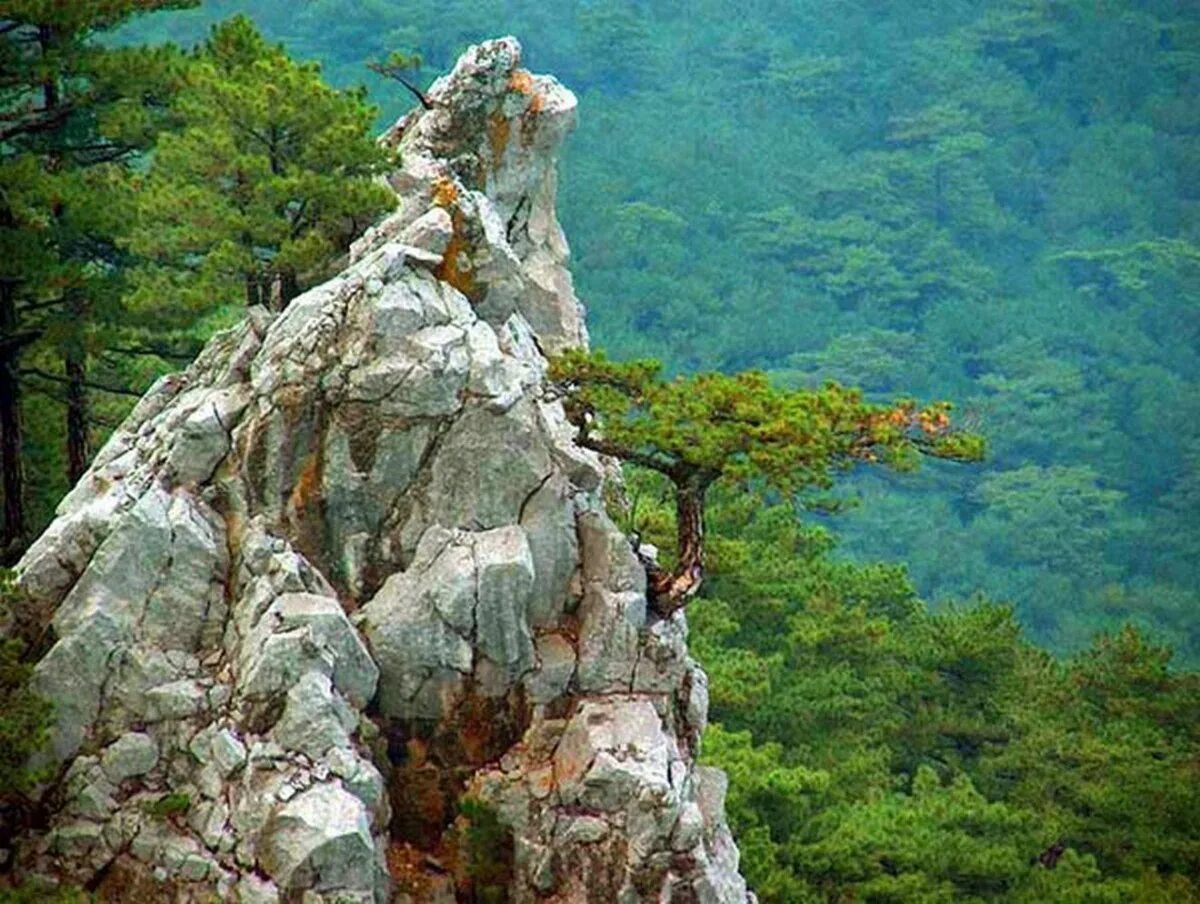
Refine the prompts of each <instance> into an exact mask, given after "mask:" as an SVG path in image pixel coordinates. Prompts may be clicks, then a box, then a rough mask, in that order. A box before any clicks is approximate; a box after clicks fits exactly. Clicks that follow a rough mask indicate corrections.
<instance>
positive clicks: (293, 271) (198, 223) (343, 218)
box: [130, 16, 394, 312]
mask: <svg viewBox="0 0 1200 904" xmlns="http://www.w3.org/2000/svg"><path fill="white" fill-rule="evenodd" d="M174 112H175V114H176V115H177V116H178V117H179V118H180V120H181V123H182V128H181V129H180V130H179V131H178V132H176V133H172V134H169V135H164V136H163V138H162V140H161V141H160V142H159V143H158V146H157V148H156V151H155V157H154V166H153V169H152V171H151V173H150V175H149V177H148V178H147V179H146V182H145V185H144V186H143V190H142V193H141V195H140V204H139V211H138V213H139V222H138V227H137V229H136V230H135V232H134V235H133V237H132V239H131V241H130V247H131V248H132V249H133V251H134V252H136V253H137V254H139V255H141V256H142V257H143V259H144V261H145V263H144V264H143V266H142V267H140V268H139V271H138V273H137V274H136V281H137V283H138V288H137V290H136V292H135V294H134V300H135V301H136V302H138V303H140V304H142V305H145V306H146V307H150V308H153V307H154V306H155V305H156V304H158V303H159V301H160V300H161V299H162V298H164V297H174V298H184V299H188V300H190V301H191V305H192V308H193V310H195V311H197V312H202V311H205V310H207V309H211V307H212V306H213V305H214V304H219V303H222V302H224V303H229V302H231V301H233V300H235V299H237V298H238V297H244V298H245V300H246V302H247V303H248V304H266V305H268V306H270V307H274V308H282V307H284V306H286V305H287V303H288V302H289V301H290V300H291V299H292V298H294V297H295V296H296V295H297V294H299V292H300V291H302V290H303V289H304V288H306V287H307V286H308V285H311V284H313V283H315V282H317V281H319V280H320V279H322V278H324V277H325V276H326V275H328V272H329V270H330V268H331V265H332V264H333V263H334V261H335V260H336V259H337V257H338V256H339V255H340V254H342V253H344V252H345V250H346V249H347V247H348V246H349V244H350V241H351V240H352V239H353V238H355V237H356V236H357V235H358V233H359V232H360V231H361V230H362V229H363V227H365V226H366V225H367V224H368V223H370V222H371V220H372V219H374V218H375V217H376V216H378V215H379V214H380V213H382V212H384V211H385V210H387V209H388V207H389V206H390V205H391V204H392V203H393V200H394V198H393V195H392V193H391V192H390V191H389V190H388V189H387V188H385V187H384V186H382V185H379V184H378V183H376V181H375V180H374V178H373V177H374V176H375V175H376V174H377V173H378V172H380V171H381V169H382V168H383V166H384V164H385V163H386V162H387V155H386V153H385V151H383V149H381V148H380V147H379V146H378V145H377V144H376V143H375V141H374V140H373V139H372V137H371V128H372V122H373V120H374V117H375V110H374V109H373V108H372V107H370V106H369V105H368V104H367V103H366V102H365V95H364V92H363V91H362V90H361V89H360V90H349V91H338V90H335V89H334V88H331V87H329V86H328V85H326V84H325V83H324V82H323V81H322V80H321V71H320V67H318V66H317V65H316V64H313V63H300V62H296V61H294V60H292V59H291V58H290V57H288V55H287V53H286V52H285V51H284V49H283V48H282V47H281V46H278V45H273V44H270V43H268V42H267V41H266V40H265V39H264V38H263V37H262V35H261V34H259V33H258V31H257V30H256V29H255V27H254V25H253V24H252V23H251V22H250V20H249V19H246V18H245V17H243V16H237V17H235V18H233V19H231V20H229V21H227V22H224V23H222V24H220V25H217V26H216V27H214V28H213V30H212V33H211V34H210V36H209V38H208V40H207V41H206V42H205V43H204V44H203V45H202V46H201V47H199V48H198V49H197V50H196V52H195V55H194V58H193V59H192V61H191V66H190V67H189V72H188V75H187V79H186V84H185V86H184V87H183V89H182V90H181V91H180V93H179V96H178V98H177V100H176V103H175V105H174Z"/></svg>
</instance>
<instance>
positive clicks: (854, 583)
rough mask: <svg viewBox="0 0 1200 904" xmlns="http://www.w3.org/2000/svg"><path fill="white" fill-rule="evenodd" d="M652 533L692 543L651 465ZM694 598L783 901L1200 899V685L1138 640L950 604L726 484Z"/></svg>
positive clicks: (765, 875) (645, 518)
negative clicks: (678, 533)
mask: <svg viewBox="0 0 1200 904" xmlns="http://www.w3.org/2000/svg"><path fill="white" fill-rule="evenodd" d="M630 492H631V495H632V496H634V497H636V499H637V505H636V511H635V513H634V514H633V523H632V524H631V526H632V527H635V528H636V529H638V530H640V531H642V532H643V534H644V535H645V536H647V537H648V538H649V539H650V540H652V541H653V542H656V543H661V544H664V545H666V546H669V545H670V544H671V543H672V542H673V540H672V537H673V525H672V523H671V522H672V518H673V503H672V500H671V495H672V494H671V492H670V490H669V488H668V487H666V486H665V485H664V482H663V481H662V480H661V478H659V477H658V475H656V474H653V473H652V472H641V473H635V474H633V475H632V479H631V489H630ZM708 536H709V549H710V556H709V567H708V574H709V581H708V583H707V584H706V587H705V591H704V593H703V598H702V599H700V600H699V601H697V602H694V603H692V605H691V606H690V607H689V609H688V612H689V618H690V621H691V625H692V638H691V647H692V650H693V652H694V653H696V654H697V655H698V656H699V657H700V658H701V659H702V661H703V662H704V663H705V666H706V668H707V669H708V671H709V675H710V679H711V694H712V712H711V716H712V718H713V719H714V720H715V722H716V723H718V724H715V725H711V726H710V727H709V730H708V732H707V733H706V734H705V738H704V755H705V757H706V758H707V759H709V760H710V761H712V762H714V763H716V764H718V765H720V766H722V767H723V768H725V769H726V770H728V772H729V775H730V779H731V783H730V800H729V814H730V818H731V820H732V822H733V825H734V829H735V833H736V835H737V838H738V843H739V846H740V848H741V851H742V857H743V859H742V864H743V868H744V869H745V870H746V874H747V877H748V878H749V880H750V882H751V885H752V886H753V887H754V888H755V890H756V891H757V892H758V893H759V895H760V896H761V897H762V898H763V900H765V901H778V902H803V901H813V902H818V901H822V902H823V901H850V900H871V901H947V902H950V901H1027V902H1031V904H1032V902H1046V901H1111V902H1114V904H1115V902H1120V901H1161V902H1164V904H1165V902H1168V901H1187V900H1195V899H1196V898H1197V897H1198V896H1200V886H1197V885H1196V884H1195V883H1196V877H1197V876H1200V844H1198V843H1197V841H1196V839H1198V838H1200V783H1197V782H1196V780H1195V764H1196V756H1197V752H1198V751H1200V676H1198V675H1196V674H1195V673H1185V674H1176V673H1173V672H1171V670H1170V669H1169V668H1168V660H1169V658H1170V653H1169V651H1167V650H1164V649H1162V648H1160V647H1157V646H1155V645H1154V644H1152V643H1149V642H1148V641H1147V640H1146V638H1145V637H1144V636H1143V635H1142V634H1140V633H1139V632H1138V631H1136V630H1135V629H1132V628H1126V629H1123V630H1121V631H1119V632H1117V633H1115V634H1111V635H1104V636H1101V637H1099V638H1097V639H1096V641H1095V643H1094V644H1093V645H1092V646H1091V647H1090V648H1089V649H1088V650H1086V651H1083V652H1081V653H1079V654H1077V655H1076V656H1074V657H1073V658H1072V659H1070V660H1069V661H1067V662H1058V661H1056V660H1054V659H1053V658H1052V657H1050V656H1049V655H1048V654H1046V653H1045V652H1043V651H1040V650H1038V649H1036V648H1035V647H1033V646H1031V645H1030V644H1029V643H1028V642H1026V641H1025V640H1024V639H1023V638H1022V637H1021V632H1020V629H1019V627H1018V626H1017V624H1016V622H1015V620H1014V618H1013V613H1012V611H1011V609H1009V608H1007V607H1002V606H995V605H991V604H986V603H981V604H977V605H973V606H969V607H953V608H950V609H946V610H943V611H938V612H931V611H930V610H929V609H928V608H927V607H926V606H925V605H924V604H923V603H922V602H920V601H919V599H918V598H917V596H916V594H915V592H914V590H913V587H912V584H911V582H910V581H909V579H908V577H907V575H906V574H905V572H904V570H903V569H901V568H897V567H893V566H882V565H866V566H864V565H857V564H851V563H848V562H845V561H839V560H838V559H837V558H835V557H834V555H833V554H832V553H833V547H834V541H833V540H832V538H831V537H830V535H829V534H828V532H826V531H825V530H824V529H822V528H819V527H808V526H804V525H802V524H801V523H800V522H798V521H797V520H796V518H795V516H794V511H793V509H792V508H791V507H790V506H783V505H777V506H769V505H763V504H762V500H761V499H758V498H755V497H754V496H752V495H747V494H745V493H739V494H738V495H732V494H730V493H728V492H726V493H724V494H721V495H719V496H718V498H717V499H716V500H715V504H714V505H713V506H711V507H710V518H709V535H708Z"/></svg>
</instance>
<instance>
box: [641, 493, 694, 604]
mask: <svg viewBox="0 0 1200 904" xmlns="http://www.w3.org/2000/svg"><path fill="white" fill-rule="evenodd" d="M707 492H708V482H706V481H703V480H701V479H699V478H697V477H696V476H694V475H693V476H691V477H689V478H688V479H687V480H685V481H683V482H676V484H675V535H676V538H677V540H678V545H679V560H678V563H677V564H676V566H675V570H674V571H673V572H666V571H662V570H661V569H657V568H655V569H652V570H651V573H650V588H649V589H650V597H651V600H650V601H651V605H652V606H653V607H654V609H655V610H656V611H657V612H658V613H659V614H661V615H670V614H672V613H673V612H675V611H676V610H677V609H682V608H683V607H684V606H686V605H687V604H688V601H689V600H690V599H691V598H692V597H693V596H695V595H696V593H697V592H698V591H699V590H700V585H701V583H703V581H704V496H705V494H706V493H707Z"/></svg>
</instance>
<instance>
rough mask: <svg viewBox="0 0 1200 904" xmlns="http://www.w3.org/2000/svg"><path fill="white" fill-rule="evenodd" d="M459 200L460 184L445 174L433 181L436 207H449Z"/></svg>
mask: <svg viewBox="0 0 1200 904" xmlns="http://www.w3.org/2000/svg"><path fill="white" fill-rule="evenodd" d="M457 200H458V186H457V185H455V184H454V183H453V182H452V181H451V180H449V179H447V178H445V177H444V176H443V177H441V178H439V179H438V180H437V181H435V182H434V183H433V204H434V206H435V207H449V206H450V205H452V204H453V203H454V202H455V201H457Z"/></svg>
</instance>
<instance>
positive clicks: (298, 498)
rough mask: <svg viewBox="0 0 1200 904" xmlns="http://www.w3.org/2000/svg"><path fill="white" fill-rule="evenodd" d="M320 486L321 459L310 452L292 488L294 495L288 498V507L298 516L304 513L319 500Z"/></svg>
mask: <svg viewBox="0 0 1200 904" xmlns="http://www.w3.org/2000/svg"><path fill="white" fill-rule="evenodd" d="M320 484H321V458H320V456H319V455H318V454H317V453H316V452H310V453H309V455H308V457H307V458H306V459H305V460H304V467H303V468H301V469H300V474H299V476H298V477H297V478H296V484H295V486H293V487H292V494H291V496H289V497H288V507H289V508H290V509H291V511H292V512H294V513H296V514H300V513H302V512H304V511H305V509H307V508H308V506H309V504H310V503H312V502H314V501H315V500H316V499H317V495H318V493H319V492H320V489H321V486H320Z"/></svg>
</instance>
